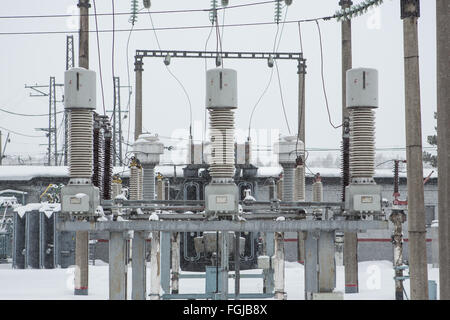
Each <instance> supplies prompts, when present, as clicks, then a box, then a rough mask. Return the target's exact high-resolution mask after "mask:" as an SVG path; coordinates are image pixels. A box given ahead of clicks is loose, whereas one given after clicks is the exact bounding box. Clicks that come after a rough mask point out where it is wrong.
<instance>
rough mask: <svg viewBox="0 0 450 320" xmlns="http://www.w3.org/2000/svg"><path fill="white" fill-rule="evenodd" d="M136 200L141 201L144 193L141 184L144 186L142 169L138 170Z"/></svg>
mask: <svg viewBox="0 0 450 320" xmlns="http://www.w3.org/2000/svg"><path fill="white" fill-rule="evenodd" d="M138 181H139V183H138V189H137V191H138V198H137V199H138V200H142V199H143V193H144V188H143V184H144V172H143V170H142V167H139V168H138Z"/></svg>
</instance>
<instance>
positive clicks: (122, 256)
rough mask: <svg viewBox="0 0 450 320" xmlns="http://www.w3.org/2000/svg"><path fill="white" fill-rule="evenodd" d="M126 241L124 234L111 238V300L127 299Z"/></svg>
mask: <svg viewBox="0 0 450 320" xmlns="http://www.w3.org/2000/svg"><path fill="white" fill-rule="evenodd" d="M127 269H128V268H127V264H126V240H125V239H124V233H123V232H110V236H109V300H126V299H127Z"/></svg>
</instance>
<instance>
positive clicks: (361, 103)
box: [347, 68, 378, 108]
mask: <svg viewBox="0 0 450 320" xmlns="http://www.w3.org/2000/svg"><path fill="white" fill-rule="evenodd" d="M358 107H366V108H378V71H377V70H376V69H369V68H356V69H350V70H348V71H347V108H358Z"/></svg>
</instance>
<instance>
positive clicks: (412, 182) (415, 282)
mask: <svg viewBox="0 0 450 320" xmlns="http://www.w3.org/2000/svg"><path fill="white" fill-rule="evenodd" d="M401 9H402V19H403V37H404V39H403V42H404V55H405V104H406V105H405V109H406V110H405V115H406V124H407V125H406V160H407V162H408V172H407V176H408V233H409V262H410V263H409V268H410V277H411V278H410V279H411V280H410V282H411V293H410V296H411V299H413V300H427V299H428V270H427V254H426V229H425V223H426V222H425V204H424V188H423V160H422V125H421V112H420V78H419V41H418V32H417V20H418V17H419V16H420V5H419V1H418V0H402V1H401Z"/></svg>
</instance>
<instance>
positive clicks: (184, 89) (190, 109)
mask: <svg viewBox="0 0 450 320" xmlns="http://www.w3.org/2000/svg"><path fill="white" fill-rule="evenodd" d="M148 16H149V17H150V22H151V24H152V28H153V33H154V35H155V39H156V43H157V45H158V48H159V50H161V45H160V43H159V39H158V35H157V33H156V29H155V25H154V24H153V19H152V14H151V12H150V10H148ZM165 66H166V69H167V71H168V72H169V74H170V75H171V76H172V78H174V79H175V81H176V82H178V84H179V85H180V87H181V89H183V92H184V94H185V96H186V99H187V101H188V103H189V135H190V137H191V138H192V103H191V98H190V97H189V94H188V92H187V90H186V88H185V87H184V85H183V83H181V81H180V80H179V79H178V78H177V77H176V76H175V75H174V74H173V72H172V71H171V70H170V68H169V66H167V65H165Z"/></svg>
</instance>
